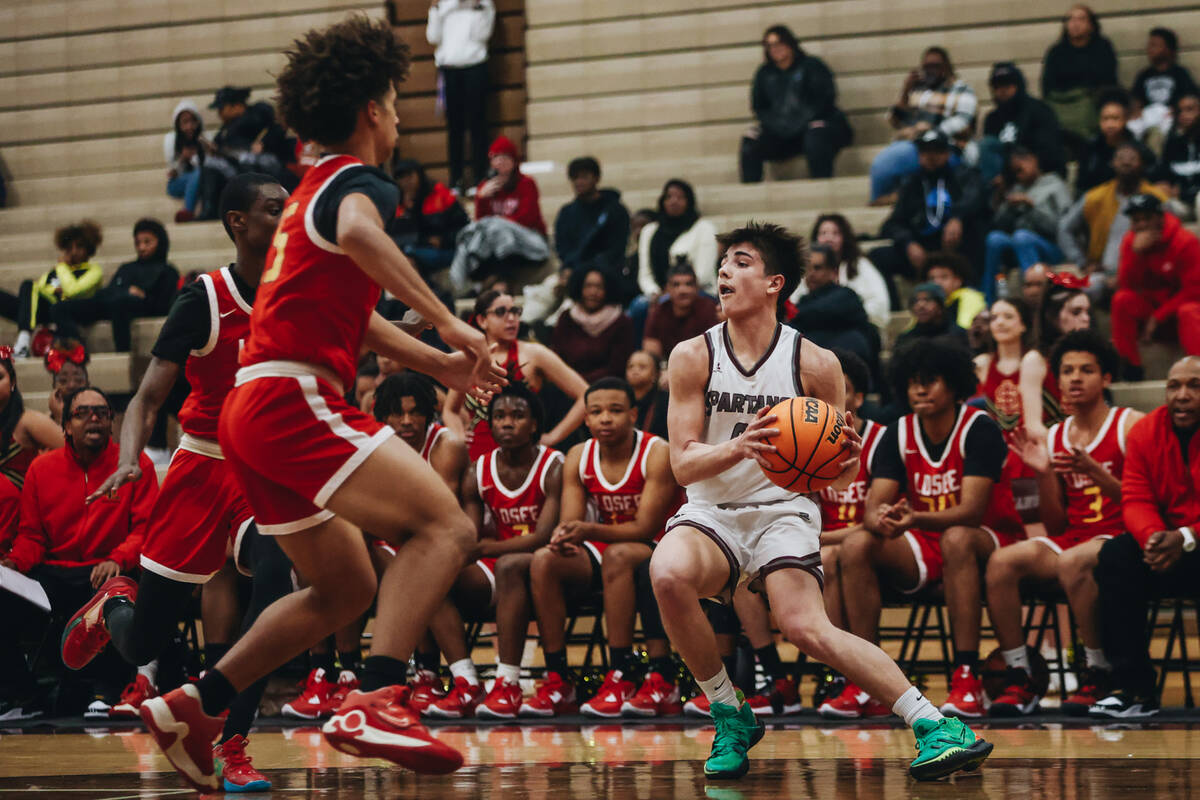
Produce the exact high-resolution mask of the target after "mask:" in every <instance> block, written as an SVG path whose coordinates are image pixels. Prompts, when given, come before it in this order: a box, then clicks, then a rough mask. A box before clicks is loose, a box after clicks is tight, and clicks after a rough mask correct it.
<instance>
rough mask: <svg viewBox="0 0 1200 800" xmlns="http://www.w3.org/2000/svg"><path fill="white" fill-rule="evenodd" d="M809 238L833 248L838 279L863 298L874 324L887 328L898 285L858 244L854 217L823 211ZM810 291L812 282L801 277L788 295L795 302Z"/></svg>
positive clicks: (868, 314)
mask: <svg viewBox="0 0 1200 800" xmlns="http://www.w3.org/2000/svg"><path fill="white" fill-rule="evenodd" d="M809 240H810V241H811V242H812V243H814V244H823V245H825V246H826V247H828V248H829V249H830V250H832V251H833V254H834V257H835V258H836V259H837V262H838V264H839V266H838V283H840V284H841V285H842V286H848V287H850V288H851V289H853V290H854V292H855V294H857V295H858V299H859V300H862V304H863V308H864V309H866V311H867V318H868V319H870V320H871V324H872V325H874V326H875V327H876V328H879V329H880V330H884V329H886V328H887V326H888V321H889V320H890V318H891V293H892V292H893V291H894V287H893V286H891V285H889V284H888V282H887V281H886V280H884V278H883V275H881V274H880V273H879V270H878V269H876V268H875V265H874V264H872V263H871V260H870V259H868V258H867V257H866V256H864V255H863V254H862V251H861V250H860V249H859V247H858V236H857V235H856V234H855V233H854V228H852V227H850V221H849V220H847V219H846V218H845V217H844V216H842V215H841V214H822V215H821V216H819V217H817V221H816V222H815V223H813V229H812V233H811V234H810V236H809ZM807 293H808V286H807V285H806V284H805V283H804V281H800V285H799V286H797V287H796V291H794V292H792V296H791V297H790V298H788V299H789V300H790V301H791V303H792V304H793V305H795V303H796V301H798V300H799V299H800V298H801V297H803V296H804V295H805V294H807Z"/></svg>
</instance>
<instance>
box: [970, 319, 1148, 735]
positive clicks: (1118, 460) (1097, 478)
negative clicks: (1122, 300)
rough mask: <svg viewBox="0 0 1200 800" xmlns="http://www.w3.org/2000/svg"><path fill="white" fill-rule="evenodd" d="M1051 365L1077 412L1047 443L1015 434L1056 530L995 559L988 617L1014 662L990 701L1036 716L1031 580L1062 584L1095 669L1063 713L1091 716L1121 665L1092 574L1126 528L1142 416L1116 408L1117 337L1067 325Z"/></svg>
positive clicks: (997, 712) (1005, 710)
mask: <svg viewBox="0 0 1200 800" xmlns="http://www.w3.org/2000/svg"><path fill="white" fill-rule="evenodd" d="M1050 363H1051V366H1052V368H1053V371H1054V373H1055V374H1056V375H1057V376H1058V380H1059V386H1060V387H1061V389H1062V395H1063V397H1065V398H1066V399H1067V400H1068V402H1069V403H1070V405H1071V408H1072V409H1073V410H1074V413H1073V414H1072V415H1071V416H1070V417H1068V418H1067V419H1066V420H1065V421H1063V422H1061V423H1058V424H1056V425H1054V426H1053V427H1051V428H1050V433H1049V437H1048V440H1047V441H1038V440H1036V439H1033V438H1032V437H1030V436H1027V435H1024V434H1023V433H1019V434H1018V435H1017V437H1016V440H1017V444H1018V446H1019V447H1020V452H1021V455H1022V457H1023V458H1024V460H1025V463H1026V464H1028V465H1029V466H1030V467H1031V468H1033V469H1034V471H1035V472H1036V473H1037V475H1038V483H1039V488H1040V490H1041V498H1042V501H1041V514H1042V519H1043V520H1044V522H1045V525H1046V530H1047V532H1048V533H1049V534H1050V535H1049V537H1041V536H1039V537H1037V538H1034V539H1030V540H1028V541H1025V542H1018V543H1017V544H1015V545H1013V546H1012V547H1006V548H1004V550H1002V551H1000V552H999V553H997V554H996V555H995V556H994V557H993V558H992V559H991V561H990V562H988V567H987V598H988V617H989V618H990V619H991V620H992V625H993V626H994V627H995V629H996V640H997V642H998V643H999V645H1000V649H1001V652H1002V654H1003V655H1004V661H1005V664H1006V665H1007V666H1008V672H1007V675H1006V684H1007V688H1005V690H1004V692H1003V693H1002V694H1001V695H1000V696H999V697H997V698H995V699H994V700H993V701H992V706H991V709H990V713H991V715H992V716H998V717H1001V716H1003V717H1012V716H1023V715H1025V714H1031V713H1033V711H1034V709H1036V708H1037V704H1038V701H1039V700H1041V698H1040V697H1039V696H1038V694H1037V691H1036V690H1035V689H1034V686H1033V680H1032V677H1031V669H1030V664H1029V658H1028V655H1027V653H1026V649H1025V639H1024V636H1023V634H1022V630H1021V591H1020V584H1021V581H1022V580H1023V579H1030V580H1034V581H1039V582H1042V583H1050V582H1058V583H1060V584H1061V585H1062V587H1063V589H1064V590H1065V591H1066V593H1067V599H1068V601H1069V602H1070V604H1071V609H1072V611H1074V612H1075V619H1076V620H1077V621H1078V623H1079V635H1080V638H1081V639H1083V646H1084V651H1085V652H1086V654H1087V668H1086V671H1085V673H1084V674H1083V675H1082V676H1081V678H1080V681H1079V691H1077V692H1076V693H1075V694H1074V695H1072V696H1070V697H1068V698H1066V699H1065V700H1064V701H1063V706H1062V707H1063V711H1065V712H1066V713H1068V714H1074V715H1084V714H1086V713H1087V711H1088V708H1090V707H1091V706H1092V705H1093V704H1094V703H1095V702H1096V701H1098V700H1099V699H1100V698H1102V697H1105V696H1106V695H1107V694H1108V689H1109V685H1110V681H1109V677H1108V676H1109V673H1110V672H1111V669H1112V668H1111V666H1110V665H1109V663H1108V661H1107V660H1106V659H1105V658H1104V652H1103V650H1102V649H1101V647H1100V629H1099V625H1098V620H1097V603H1098V589H1097V587H1096V580H1095V578H1094V577H1093V576H1092V572H1093V570H1094V569H1095V568H1096V564H1097V563H1098V561H1099V556H1100V547H1101V545H1103V544H1104V542H1105V540H1107V539H1111V538H1112V537H1113V536H1117V535H1120V534H1121V533H1123V532H1124V530H1125V526H1124V522H1123V520H1122V518H1121V473H1122V471H1123V467H1124V463H1125V435H1126V434H1127V433H1128V432H1129V429H1130V428H1131V427H1132V426H1133V423H1135V422H1137V421H1138V420H1139V419H1141V418H1142V416H1143V415H1142V414H1141V413H1140V412H1137V411H1134V410H1133V409H1130V408H1112V407H1111V406H1109V404H1108V402H1107V401H1106V400H1105V399H1104V390H1105V388H1106V387H1107V386H1108V385H1109V384H1110V383H1111V382H1112V379H1113V375H1114V374H1116V371H1117V368H1118V367H1119V366H1120V361H1119V358H1118V356H1117V352H1116V350H1114V349H1113V346H1112V344H1111V343H1110V342H1109V341H1108V340H1107V339H1105V338H1103V337H1101V336H1100V335H1099V334H1097V333H1094V332H1092V331H1089V330H1083V331H1074V332H1072V333H1068V334H1067V335H1066V336H1064V337H1063V338H1062V339H1061V340H1060V341H1059V342H1058V344H1057V345H1056V346H1055V348H1054V352H1053V353H1052V354H1051V357H1050Z"/></svg>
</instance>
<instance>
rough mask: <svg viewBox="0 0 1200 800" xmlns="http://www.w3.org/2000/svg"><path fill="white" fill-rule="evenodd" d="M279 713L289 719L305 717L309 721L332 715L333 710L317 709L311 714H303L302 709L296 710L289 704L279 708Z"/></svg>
mask: <svg viewBox="0 0 1200 800" xmlns="http://www.w3.org/2000/svg"><path fill="white" fill-rule="evenodd" d="M279 715H280V716H283V717H288V718H290V719H306V720H309V721H310V722H311V721H312V720H314V719H322V718H324V717H329V716H332V715H333V712H332V711H328V712H322V711H317V712H316V713H313V714H305V713H304V712H303V711H297V710H296V709H294V708H292V707H291V706H290V705H286V706H284V707H283V708H281V709H279Z"/></svg>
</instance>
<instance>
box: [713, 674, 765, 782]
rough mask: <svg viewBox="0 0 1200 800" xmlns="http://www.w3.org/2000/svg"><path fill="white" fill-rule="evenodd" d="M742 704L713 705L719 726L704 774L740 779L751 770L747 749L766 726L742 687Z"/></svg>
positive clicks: (715, 720) (740, 699)
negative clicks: (747, 700)
mask: <svg viewBox="0 0 1200 800" xmlns="http://www.w3.org/2000/svg"><path fill="white" fill-rule="evenodd" d="M737 699H738V707H737V708H734V707H733V706H728V705H725V704H724V703H713V704H712V709H711V710H712V718H713V722H714V723H715V724H716V726H717V734H716V736H714V737H713V745H712V752H711V753H709V755H708V760H707V761H705V762H704V774H705V775H706V776H707V777H709V778H740V777H742V776H743V775H745V774H746V772H747V771H748V770H749V769H750V759H749V758H748V757H747V756H746V752H747V751H748V750H749V749H750V748H751V747H754V745H756V744H758V740H759V739H761V738H762V737H763V734H764V733H765V732H766V730H767V729H766V726H764V725H763V724H762V723H761V722H759V721H758V718H757V717H756V716H754V710H753V709H752V708H750V704H749V703H747V702H746V698H745V696H743V695H742V693H741V691H740V690H739V691H738V693H737Z"/></svg>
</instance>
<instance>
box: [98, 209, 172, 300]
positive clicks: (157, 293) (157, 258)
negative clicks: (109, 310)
mask: <svg viewBox="0 0 1200 800" xmlns="http://www.w3.org/2000/svg"><path fill="white" fill-rule="evenodd" d="M133 230H134V234H135V235H136V234H138V233H140V232H142V231H147V232H149V233H152V234H154V235H155V236H156V237H158V249H157V250H155V251H154V253H153V255H151V256H150V257H149V258H147V259H145V260H141V259H138V260H135V261H127V262H125V263H124V264H122V265H121V266H120V267H118V268H117V272H116V274H115V275H113V277H112V280H111V281H109V282H108V286H107V287H105V289H104V291H105V292H107V293H111V294H121V295H127V294H129V287H130V286H136V287H138V288H139V289H141V290H142V291H143V292H145V293H146V308H145V313H146V314H148V315H150V316H162V315H164V314H166V313H167V311H168V310H170V308H171V300H173V299H174V297H175V289H176V287H177V285H178V283H179V271H178V270H176V269H175V266H174V265H173V264H172V263H171V262H169V261H167V253H168V251H169V250H170V249H171V240H170V239H169V238H168V237H167V229H166V228H164V227H163V226H162V224H161V223H159V222H158V221H157V220H142V221H141V222H139V223H138V224H137V225H136V226H135V227H134V229H133Z"/></svg>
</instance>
